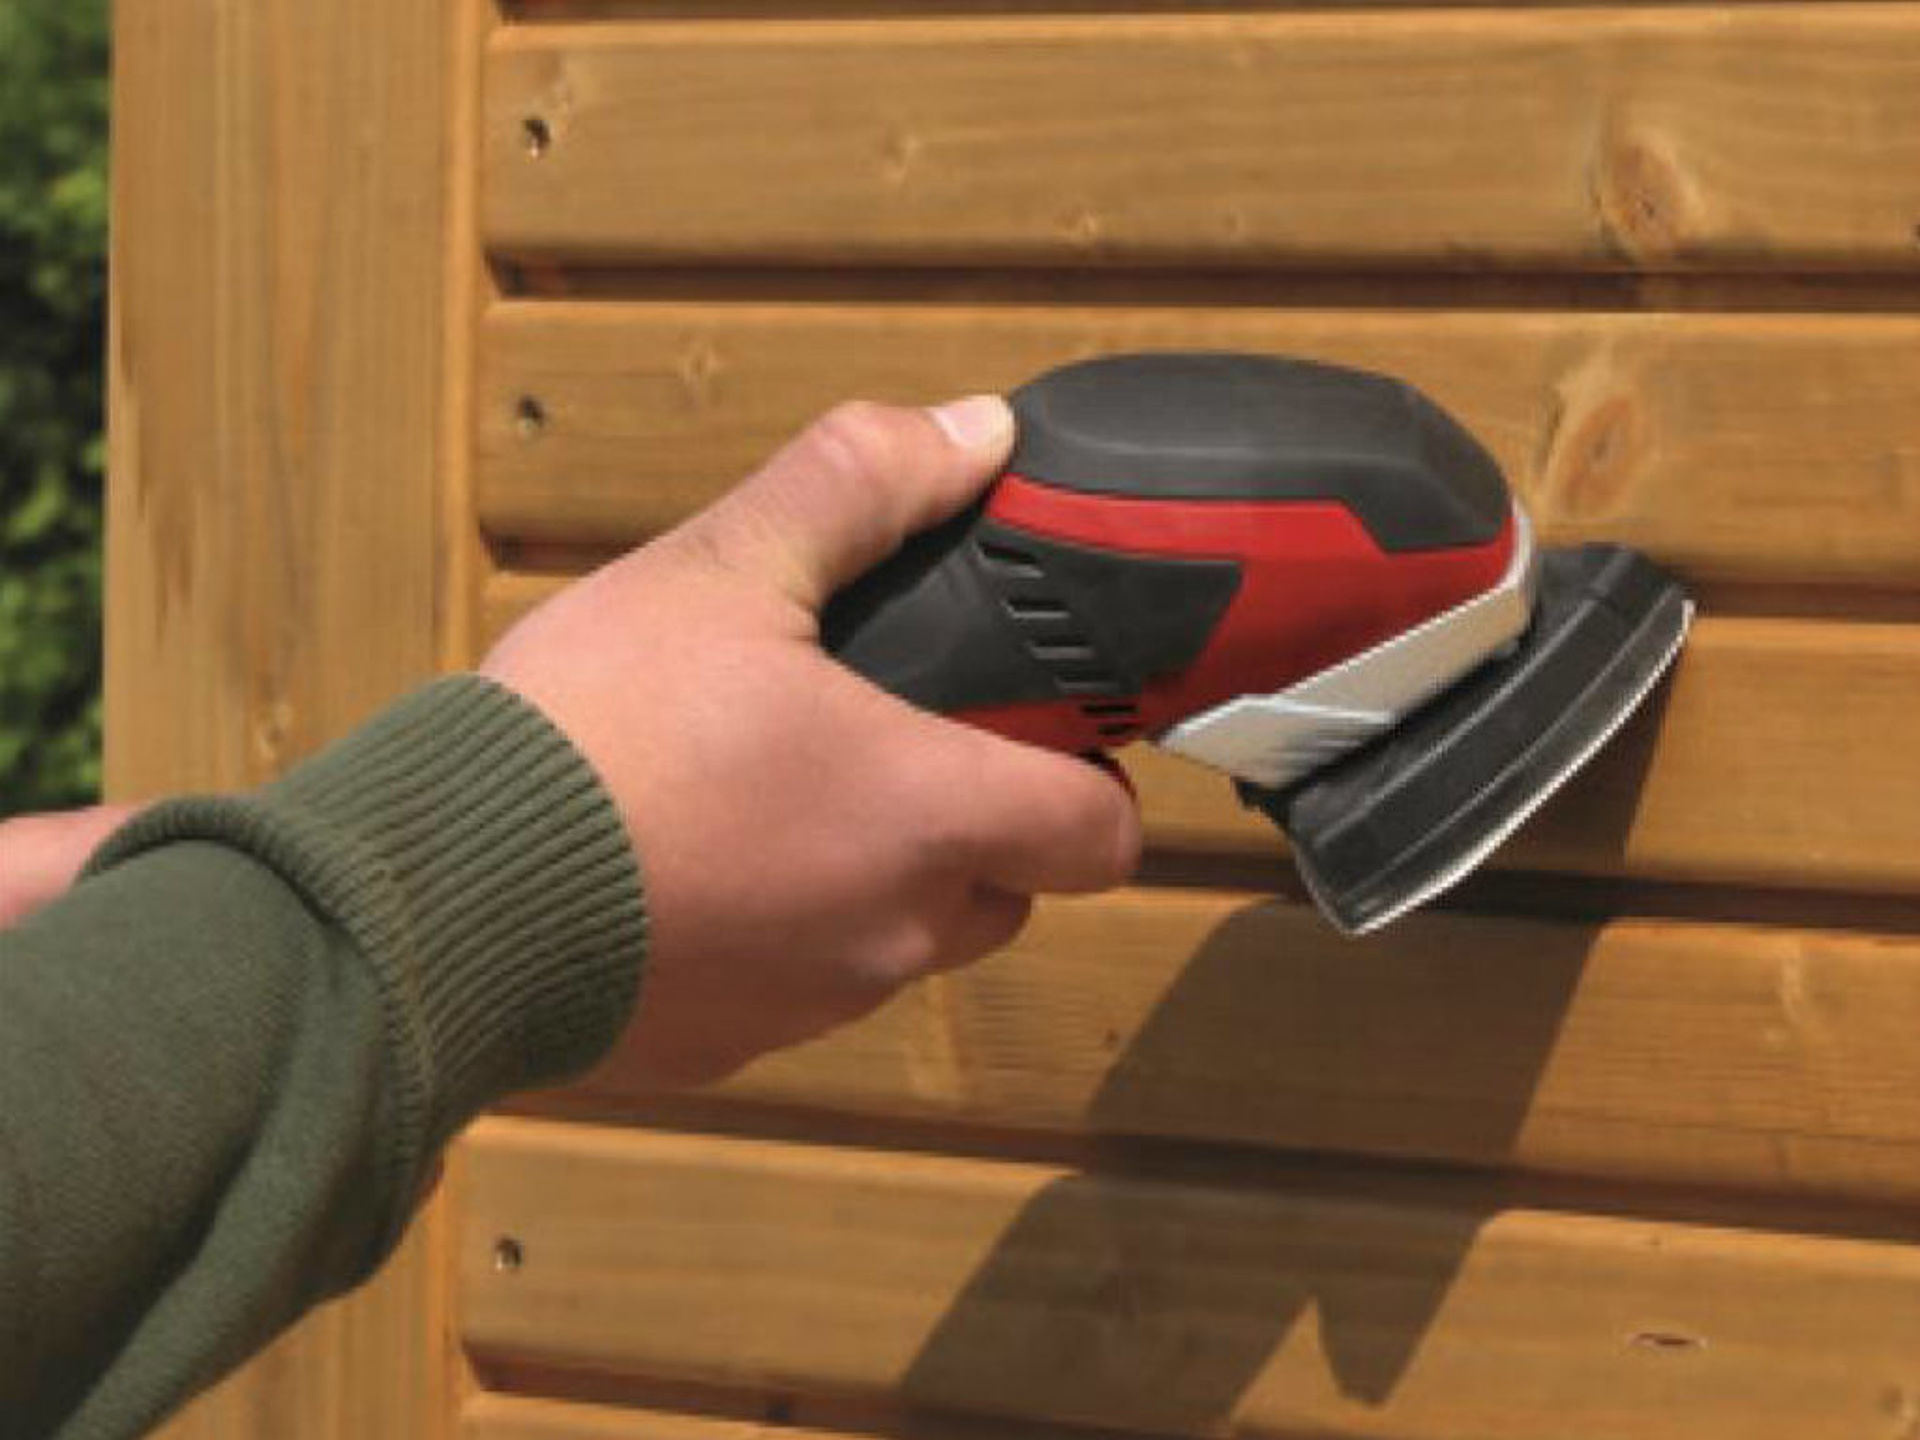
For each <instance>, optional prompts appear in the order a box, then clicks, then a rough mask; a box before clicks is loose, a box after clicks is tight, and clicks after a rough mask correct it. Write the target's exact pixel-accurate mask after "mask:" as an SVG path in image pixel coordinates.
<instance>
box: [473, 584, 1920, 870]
mask: <svg viewBox="0 0 1920 1440" xmlns="http://www.w3.org/2000/svg"><path fill="white" fill-rule="evenodd" d="M563 583H564V581H563V579H562V577H559V576H546V575H541V576H532V575H514V574H506V575H497V576H495V577H493V578H492V579H491V580H490V581H489V582H488V584H487V585H486V587H485V589H484V591H483V598H482V602H481V610H482V616H481V621H480V629H481V631H482V633H483V634H484V635H485V636H487V637H489V638H492V637H497V636H498V635H500V634H501V633H503V632H504V631H505V630H506V628H507V627H508V626H509V625H511V624H512V622H513V621H514V620H515V619H517V618H518V617H519V616H520V615H522V614H524V613H525V612H526V611H527V610H529V609H531V608H532V607H533V606H534V605H536V604H538V603H539V601H540V600H542V599H544V598H545V597H546V596H548V595H550V594H553V593H554V592H555V591H557V590H558V589H559V588H560V586H561V585H562V584H563ZM1837 702H1838V703H1837ZM1916 716H1920V626H1914V625H1893V624H1839V623H1834V622H1829V621H1795V620H1756V619H1733V618H1726V619H1722V618H1713V617H1709V618H1706V619H1703V620H1700V621H1699V622H1697V623H1696V624H1695V626H1694V629H1693V634H1692V638H1691V639H1690V640H1689V642H1688V645H1687V648H1686V649H1685V651H1683V652H1682V654H1681V656H1680V658H1679V660H1678V662H1677V663H1676V665H1675V667H1674V672H1673V675H1672V676H1671V678H1670V679H1669V680H1668V681H1666V682H1664V684H1663V688H1662V689H1661V690H1659V691H1657V692H1656V693H1655V695H1654V696H1653V697H1652V699H1651V700H1650V701H1649V702H1648V704H1647V706H1646V707H1645V708H1644V709H1643V710H1642V711H1641V713H1639V714H1637V715H1635V716H1634V717H1633V718H1632V719H1631V720H1630V721H1629V722H1628V723H1627V725H1626V727H1625V728H1624V729H1623V730H1622V731H1621V732H1620V734H1619V735H1617V736H1616V737H1615V738H1614V740H1613V741H1612V742H1611V743H1610V744H1609V746H1608V747H1607V748H1606V749H1605V750H1603V751H1602V752H1601V753H1600V754H1599V755H1598V756H1596V757H1595V758H1594V760H1593V762H1592V763H1591V764H1590V765H1589V766H1588V767H1587V768H1586V769H1585V770H1584V771H1582V772H1581V773H1580V774H1579V775H1577V776H1575V777H1574V778H1573V780H1572V781H1571V782H1569V783H1568V785H1567V786H1566V788H1565V789H1564V790H1562V791H1561V792H1560V793H1559V794H1557V795H1556V796H1554V797H1553V799H1551V800H1550V801H1549V802H1548V803H1547V804H1546V806H1545V807H1544V808H1543V809H1542V810H1541V811H1540V812H1539V813H1538V814H1537V815H1535V816H1534V817H1533V819H1531V820H1530V821H1529V822H1528V823H1527V824H1526V825H1525V826H1524V827H1523V828H1522V829H1521V830H1520V831H1519V833H1518V834H1516V835H1515V836H1514V837H1513V839H1512V840H1511V841H1510V842H1509V843H1508V844H1507V845H1506V846H1505V847H1503V848H1502V850H1501V851H1500V852H1499V854H1498V855H1497V856H1496V857H1495V862H1494V863H1495V864H1496V865H1497V866H1498V867H1499V868H1502V869H1519V870H1553V871H1561V872H1566V873H1570V874H1579V875H1591V876H1627V877H1634V878H1639V879H1650V880H1669V881H1684V882H1703V883H1713V884H1721V885H1736V886H1763V887H1771V888H1782V889H1805V890H1829V891H1851V892H1857V893H1863V894H1887V895H1914V894H1920V745H1917V744H1915V743H1914V740H1915V727H1916V723H1917V722H1916V719H1915V717H1916ZM1121 756H1122V759H1123V760H1124V761H1125V763H1126V765H1127V767H1128V769H1129V771H1130V772H1131V773H1132V775H1133V776H1134V778H1135V780H1136V782H1137V783H1138V787H1139V791H1140V796H1141V804H1142V807H1143V809H1144V811H1145V814H1146V818H1147V833H1148V840H1149V844H1150V845H1151V846H1152V847H1153V848H1154V849H1155V850H1157V851H1159V852H1162V853H1168V854H1192V855H1216V856H1227V855H1231V856H1236V857H1247V858H1250V859H1254V860H1261V861H1265V860H1271V861H1272V862H1273V863H1274V865H1275V866H1276V868H1277V867H1279V866H1280V865H1281V864H1282V863H1283V857H1284V851H1283V849H1282V846H1281V840H1280V836H1279V834H1278V832H1277V831H1276V830H1275V829H1274V828H1273V827H1272V826H1271V825H1270V824H1268V822H1267V821H1266V820H1264V819H1263V818H1261V817H1260V816H1258V815H1256V814H1254V813H1252V812H1249V811H1248V810H1246V809H1245V808H1243V807H1242V806H1241V805H1240V803H1239V801H1238V800H1237V799H1236V798H1235V796H1234V793H1233V788H1232V786H1231V785H1230V784H1229V783H1228V781H1227V780H1226V779H1224V778H1223V777H1222V776H1220V775H1219V774H1217V773H1215V772H1214V771H1211V770H1207V769H1204V768H1202V767H1200V766H1198V765H1194V764H1190V763H1188V762H1187V761H1184V760H1180V759H1177V758H1175V757H1172V756H1168V755H1164V754H1162V753H1161V752H1159V751H1157V750H1154V749H1153V748H1152V747H1150V746H1145V745H1135V746H1131V747H1129V748H1127V749H1126V750H1124V751H1122V752H1121Z"/></svg>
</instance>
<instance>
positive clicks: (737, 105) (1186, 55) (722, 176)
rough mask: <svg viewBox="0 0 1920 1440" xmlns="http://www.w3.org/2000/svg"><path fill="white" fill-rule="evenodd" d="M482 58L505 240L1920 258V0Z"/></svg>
mask: <svg viewBox="0 0 1920 1440" xmlns="http://www.w3.org/2000/svg"><path fill="white" fill-rule="evenodd" d="M488 64H489V74H488V83H487V114H486V120H485V134H484V149H483V164H484V178H485V196H486V201H485V211H484V215H483V228H484V233H485V239H486V242H487V244H488V245H489V246H490V247H491V248H493V249H494V250H495V251H497V252H499V253H502V254H506V255H511V256H569V257H575V258H584V259H599V260H606V259H638V260H648V261H661V262H684V261H690V260H699V261H731V262H766V261H773V262H777V263H791V262H794V261H806V262H821V263H834V264H842V263H858V264H891V263H932V264H939V263H946V262H951V261H955V260H960V261H964V262H965V263H968V264H982V263H992V264H1029V263H1030V264H1044V265H1063V264H1181V265H1212V266H1254V265H1258V266H1273V265H1343V266H1353V265H1384V266H1428V267H1444V268H1447V269H1458V270H1468V269H1484V268H1487V267H1490V266H1494V267H1514V268H1526V269H1561V268H1568V267H1579V268H1595V269H1605V268H1640V269H1649V270H1657V269H1677V268H1703V267H1704V268H1724V267H1766V268H1773V269H1781V270H1796V269H1809V268H1832V269H1912V268H1914V267H1916V266H1920V245H1916V244H1915V236H1914V226H1915V223H1916V221H1920V7H1915V6H1913V5H1902V4H1833V3H1829V4H1787V5H1779V6H1767V7H1752V8H1723V7H1715V6H1673V7H1644V8H1614V9H1590V10H1551V11H1541V12H1529V11H1525V10H1487V9H1462V10H1436V11H1429V12H1423V13H1419V14H1408V13H1391V12H1380V11H1373V12H1368V11H1364V10H1360V11H1347V12H1338V13H1320V14H1315V13H1297V12H1296V13H1281V14H1272V13H1268V14H1241V15H1235V14H1185V15H1080V16H1074V15H1017V16H971V17H970V16H946V17H889V18H884V19H880V18H844V19H830V20H813V21H809V20H792V21H784V20H768V21H765V22H762V23H756V24H743V23H739V22H738V21H727V20H719V21H714V22H711V23H705V22H701V21H697V20H695V21H672V20H659V21H645V22H638V23H629V24H618V23H616V24H606V25H596V24H580V25H564V24H555V25H537V26H507V27H504V28H502V29H501V30H500V31H498V32H497V34H496V36H495V38H494V40H493V43H492V45H491V50H490V56H489V62H488ZM530 125H531V126H533V127H534V128H533V129H532V130H530V129H529V126H530Z"/></svg>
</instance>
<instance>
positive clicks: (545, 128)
mask: <svg viewBox="0 0 1920 1440" xmlns="http://www.w3.org/2000/svg"><path fill="white" fill-rule="evenodd" d="M520 138H521V141H522V143H523V144H525V146H526V147H527V154H528V155H530V156H532V157H533V158H534V159H535V160H538V159H539V158H540V157H541V156H542V155H544V154H546V153H547V151H548V150H549V149H550V148H551V147H552V145H553V127H552V126H551V125H549V124H548V123H547V117H546V116H544V115H529V116H527V117H526V118H525V119H524V120H522V121H521V122H520Z"/></svg>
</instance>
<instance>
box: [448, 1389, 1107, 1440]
mask: <svg viewBox="0 0 1920 1440" xmlns="http://www.w3.org/2000/svg"><path fill="white" fill-rule="evenodd" d="M604 1379H605V1377H599V1381H600V1382H601V1383H603V1382H604ZM765 1408H766V1409H768V1410H769V1411H771V1412H773V1413H774V1414H775V1415H777V1416H778V1417H779V1418H775V1419H766V1420H757V1419H744V1418H733V1417H729V1416H721V1415H707V1414H698V1413H687V1412H682V1411H674V1410H660V1409H637V1408H630V1407H627V1406H624V1405H622V1406H611V1405H597V1404H582V1403H580V1402H578V1401H575V1400H552V1399H545V1398H539V1399H536V1398H533V1397H531V1396H522V1395H503V1394H488V1393H482V1394H478V1395H475V1396H474V1397H473V1398H472V1399H471V1400H470V1401H468V1403H467V1405H466V1407H465V1409H464V1410H463V1412H462V1415H461V1427H462V1428H461V1431H460V1435H461V1440H876V1437H884V1440H1102V1437H1111V1436H1113V1435H1115V1434H1117V1433H1118V1432H1111V1431H1089V1430H1086V1429H1084V1428H1081V1427H1078V1426H1076V1427H1074V1428H1072V1429H1067V1428H1065V1427H1061V1426H1053V1425H1041V1424H1034V1423H1018V1422H1016V1423H1012V1424H1009V1423H1008V1422H1007V1421H1004V1420H991V1421H983V1420H980V1419H978V1418H976V1417H972V1416H965V1415H954V1414H945V1413H941V1412H938V1411H924V1410H921V1411H911V1412H902V1413H898V1414H893V1413H889V1414H887V1415H885V1416H884V1418H883V1420H882V1421H881V1422H880V1423H879V1424H877V1425H876V1424H875V1422H874V1418H873V1416H872V1415H871V1414H870V1413H864V1412H863V1413H862V1414H861V1416H860V1417H859V1418H860V1421H861V1427H860V1428H859V1429H858V1430H850V1429H843V1428H823V1427H822V1426H819V1425H816V1424H812V1423H803V1424H798V1425H796V1424H794V1423H793V1419H794V1417H795V1416H796V1415H798V1416H803V1417H804V1416H805V1415H807V1414H809V1413H811V1412H812V1411H814V1410H816V1409H828V1410H831V1409H834V1408H836V1407H834V1406H833V1405H832V1404H831V1402H827V1403H826V1404H824V1405H822V1404H819V1403H817V1402H816V1401H815V1400H814V1399H813V1397H808V1396H793V1395H786V1394H782V1395H780V1396H778V1397H777V1398H775V1399H772V1400H770V1401H769V1402H768V1403H767V1404H766V1406H765Z"/></svg>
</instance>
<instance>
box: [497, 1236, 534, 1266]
mask: <svg viewBox="0 0 1920 1440" xmlns="http://www.w3.org/2000/svg"><path fill="white" fill-rule="evenodd" d="M526 1261H527V1252H526V1251H525V1250H524V1249H522V1248H521V1245H520V1242H519V1241H518V1240H516V1239H514V1238H513V1236H511V1235H502V1236H501V1237H500V1238H499V1239H498V1240H496V1241H494V1242H493V1268H494V1269H496V1270H498V1271H499V1272H500V1273H501V1274H502V1275H511V1274H513V1273H514V1272H515V1271H517V1270H518V1269H519V1268H520V1267H521V1266H522V1265H524V1264H526Z"/></svg>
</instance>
